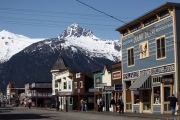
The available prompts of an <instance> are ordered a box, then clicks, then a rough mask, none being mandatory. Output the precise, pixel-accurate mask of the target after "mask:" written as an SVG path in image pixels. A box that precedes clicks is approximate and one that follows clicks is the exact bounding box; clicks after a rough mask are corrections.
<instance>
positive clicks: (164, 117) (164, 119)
mask: <svg viewBox="0 0 180 120" xmlns="http://www.w3.org/2000/svg"><path fill="white" fill-rule="evenodd" d="M36 109H43V110H49V111H56V109H54V108H53V109H50V108H47V109H45V108H36ZM58 112H66V111H61V110H59V111H58ZM68 112H77V111H73V110H68ZM81 113H84V114H105V115H115V116H126V117H132V118H130V119H133V117H138V118H151V119H159V120H180V114H178V115H176V116H175V117H171V114H149V113H127V112H125V113H124V114H119V113H118V112H109V111H104V112H97V111H87V112H85V111H84V112H81Z"/></svg>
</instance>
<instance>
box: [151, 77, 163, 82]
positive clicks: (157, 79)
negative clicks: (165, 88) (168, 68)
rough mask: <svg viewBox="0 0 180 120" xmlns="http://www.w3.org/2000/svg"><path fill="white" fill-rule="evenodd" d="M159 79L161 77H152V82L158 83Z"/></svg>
mask: <svg viewBox="0 0 180 120" xmlns="http://www.w3.org/2000/svg"><path fill="white" fill-rule="evenodd" d="M161 79H162V77H156V78H153V83H160V82H161Z"/></svg>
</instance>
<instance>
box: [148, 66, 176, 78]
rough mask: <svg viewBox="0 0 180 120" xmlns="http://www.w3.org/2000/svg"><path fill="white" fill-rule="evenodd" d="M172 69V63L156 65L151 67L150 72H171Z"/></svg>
mask: <svg viewBox="0 0 180 120" xmlns="http://www.w3.org/2000/svg"><path fill="white" fill-rule="evenodd" d="M172 71H174V64H172V65H167V66H162V67H157V68H152V69H151V74H152V75H153V74H159V73H166V72H172Z"/></svg>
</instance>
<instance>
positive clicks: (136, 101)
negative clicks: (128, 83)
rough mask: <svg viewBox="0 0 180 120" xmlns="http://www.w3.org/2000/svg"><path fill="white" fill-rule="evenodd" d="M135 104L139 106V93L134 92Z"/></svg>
mask: <svg viewBox="0 0 180 120" xmlns="http://www.w3.org/2000/svg"><path fill="white" fill-rule="evenodd" d="M134 104H139V91H138V90H135V91H134Z"/></svg>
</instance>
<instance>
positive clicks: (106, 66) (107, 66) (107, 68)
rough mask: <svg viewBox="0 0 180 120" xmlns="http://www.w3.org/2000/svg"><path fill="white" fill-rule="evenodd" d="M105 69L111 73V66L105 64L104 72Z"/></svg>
mask: <svg viewBox="0 0 180 120" xmlns="http://www.w3.org/2000/svg"><path fill="white" fill-rule="evenodd" d="M105 70H107V72H108V73H110V66H109V65H107V64H105V65H104V69H103V74H104V73H105Z"/></svg>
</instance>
